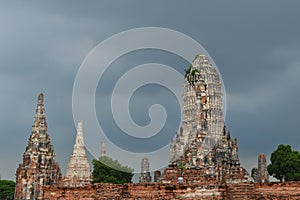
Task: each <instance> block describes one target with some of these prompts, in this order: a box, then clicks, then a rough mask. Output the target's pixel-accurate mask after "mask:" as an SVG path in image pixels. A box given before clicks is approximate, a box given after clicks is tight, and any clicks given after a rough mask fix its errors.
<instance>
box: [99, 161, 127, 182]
mask: <svg viewBox="0 0 300 200" xmlns="http://www.w3.org/2000/svg"><path fill="white" fill-rule="evenodd" d="M93 165H94V170H93V182H94V183H97V182H103V183H115V184H123V183H130V182H131V179H132V177H133V169H131V168H129V167H127V166H122V165H121V164H120V163H119V162H118V161H117V160H112V159H111V158H109V157H107V156H101V157H100V158H99V160H93Z"/></svg>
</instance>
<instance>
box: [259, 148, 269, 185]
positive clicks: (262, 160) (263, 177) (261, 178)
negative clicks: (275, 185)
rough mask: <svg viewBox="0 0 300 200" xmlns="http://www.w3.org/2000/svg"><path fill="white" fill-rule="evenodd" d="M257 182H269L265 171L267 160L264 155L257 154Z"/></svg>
mask: <svg viewBox="0 0 300 200" xmlns="http://www.w3.org/2000/svg"><path fill="white" fill-rule="evenodd" d="M257 169H258V182H260V183H267V182H269V175H268V171H267V160H266V155H265V154H263V153H262V154H259V156H258V166H257Z"/></svg>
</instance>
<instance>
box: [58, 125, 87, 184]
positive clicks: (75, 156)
mask: <svg viewBox="0 0 300 200" xmlns="http://www.w3.org/2000/svg"><path fill="white" fill-rule="evenodd" d="M90 181H91V167H90V164H89V161H88V158H87V156H86V149H85V146H84V139H83V130H82V121H79V122H78V125H77V135H76V141H75V144H74V148H73V153H72V155H71V158H70V162H69V164H68V168H67V173H66V176H65V177H64V180H63V185H64V186H69V187H81V186H85V185H88V184H90Z"/></svg>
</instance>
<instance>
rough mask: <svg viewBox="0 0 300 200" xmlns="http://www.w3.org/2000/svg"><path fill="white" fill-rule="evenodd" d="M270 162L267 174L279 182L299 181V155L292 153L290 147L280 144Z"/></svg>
mask: <svg viewBox="0 0 300 200" xmlns="http://www.w3.org/2000/svg"><path fill="white" fill-rule="evenodd" d="M270 160H271V164H269V165H268V172H269V174H270V175H272V176H274V177H275V178H276V179H278V180H280V182H282V181H299V180H300V153H299V152H298V151H293V150H292V148H291V146H290V145H283V144H280V145H279V146H278V147H277V149H276V150H275V151H274V152H273V153H272V154H271V159H270Z"/></svg>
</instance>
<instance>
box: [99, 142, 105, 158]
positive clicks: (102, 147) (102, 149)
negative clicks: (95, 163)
mask: <svg viewBox="0 0 300 200" xmlns="http://www.w3.org/2000/svg"><path fill="white" fill-rule="evenodd" d="M103 156H106V145H105V140H102V142H101V152H100V157H103Z"/></svg>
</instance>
